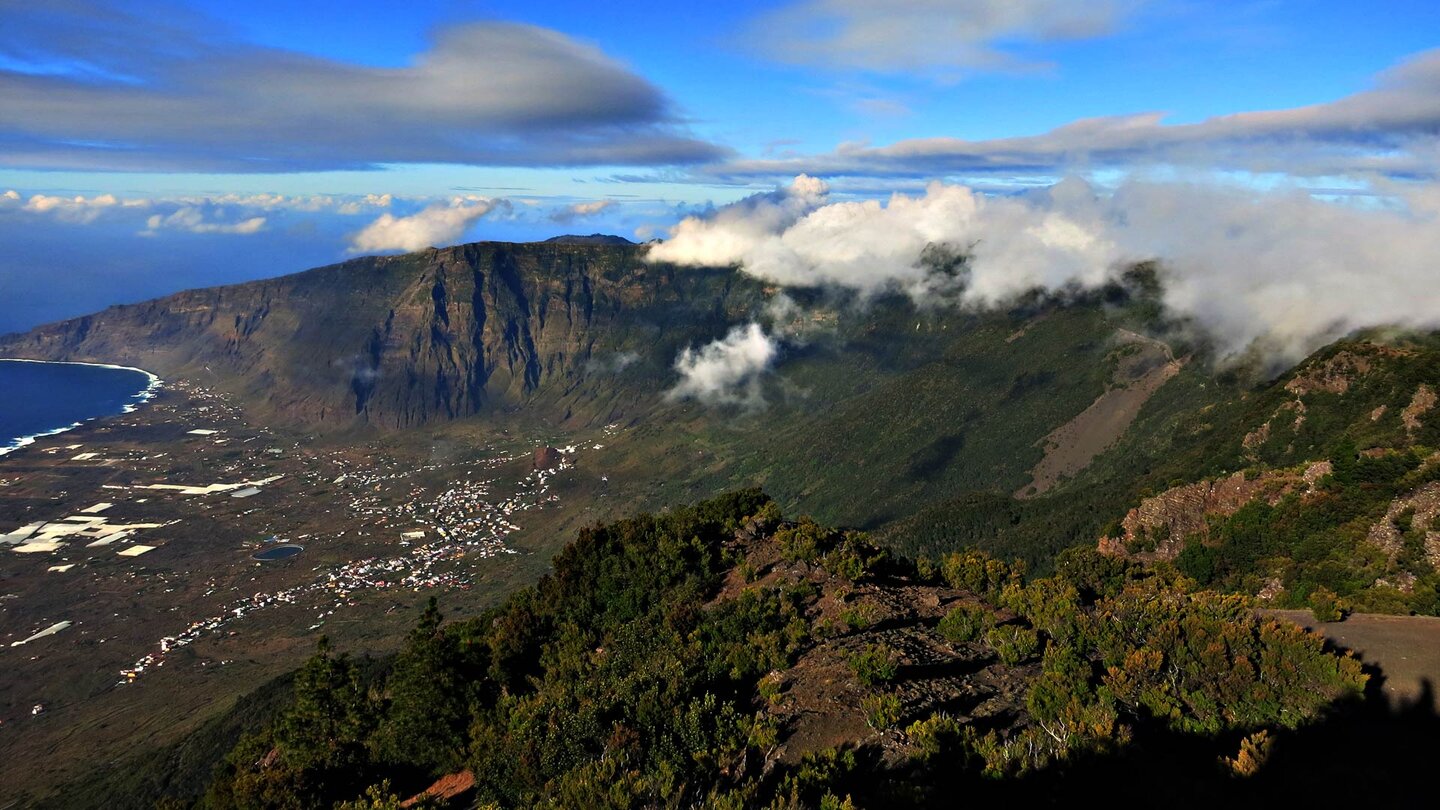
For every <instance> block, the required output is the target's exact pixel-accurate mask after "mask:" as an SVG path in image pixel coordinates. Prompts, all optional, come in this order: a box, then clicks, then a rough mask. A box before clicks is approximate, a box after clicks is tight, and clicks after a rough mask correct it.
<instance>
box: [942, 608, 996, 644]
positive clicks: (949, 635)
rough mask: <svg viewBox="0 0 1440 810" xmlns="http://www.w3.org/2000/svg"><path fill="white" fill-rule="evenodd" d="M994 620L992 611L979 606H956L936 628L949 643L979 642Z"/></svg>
mask: <svg viewBox="0 0 1440 810" xmlns="http://www.w3.org/2000/svg"><path fill="white" fill-rule="evenodd" d="M993 621H994V619H993V617H992V616H991V614H990V611H988V610H986V609H985V608H983V607H979V606H977V605H956V606H955V607H954V608H952V609H951V610H950V612H949V613H947V614H945V618H943V619H941V620H940V624H939V625H937V626H936V627H935V629H936V630H937V631H939V633H940V635H942V636H944V637H945V639H946V640H947V641H953V642H955V643H957V644H958V643H963V642H966V641H978V640H979V639H980V636H981V635H982V634H984V632H985V631H986V630H987V629H988V628H989V627H990V625H991V624H992V623H993Z"/></svg>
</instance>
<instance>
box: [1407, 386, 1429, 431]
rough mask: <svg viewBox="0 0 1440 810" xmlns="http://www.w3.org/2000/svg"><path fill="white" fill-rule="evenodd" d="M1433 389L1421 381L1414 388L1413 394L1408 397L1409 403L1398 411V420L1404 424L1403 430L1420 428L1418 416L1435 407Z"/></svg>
mask: <svg viewBox="0 0 1440 810" xmlns="http://www.w3.org/2000/svg"><path fill="white" fill-rule="evenodd" d="M1435 401H1436V397H1435V389H1433V388H1431V387H1430V386H1428V385H1426V384H1424V383H1421V384H1420V387H1419V388H1416V389H1415V396H1413V397H1411V398H1410V404H1409V405H1406V406H1405V410H1403V411H1401V412H1400V422H1401V423H1402V424H1404V425H1405V432H1407V433H1414V432H1415V431H1417V430H1419V429H1420V425H1421V422H1420V417H1422V416H1424V415H1425V414H1427V413H1429V412H1430V409H1431V408H1434V407H1435Z"/></svg>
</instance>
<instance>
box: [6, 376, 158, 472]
mask: <svg viewBox="0 0 1440 810" xmlns="http://www.w3.org/2000/svg"><path fill="white" fill-rule="evenodd" d="M159 384H160V380H159V378H157V377H156V376H155V375H153V374H151V373H149V372H147V371H142V370H140V369H138V368H125V367H122V366H104V365H93V364H89V363H38V362H32V361H29V360H0V455H4V454H6V453H8V452H10V451H12V450H15V449H17V448H20V447H24V446H25V445H27V444H30V443H31V442H33V441H34V440H35V438H36V437H39V436H48V435H52V434H55V433H60V432H63V431H66V430H69V429H70V428H72V427H76V426H77V425H79V424H80V423H81V422H85V421H87V420H90V419H96V418H98V417H102V416H114V415H116V414H120V413H127V412H129V411H132V410H134V409H135V408H136V407H138V406H139V405H140V404H141V403H143V402H145V401H146V400H148V399H149V398H150V397H151V396H153V395H154V392H155V389H156V388H157V387H158V386H159Z"/></svg>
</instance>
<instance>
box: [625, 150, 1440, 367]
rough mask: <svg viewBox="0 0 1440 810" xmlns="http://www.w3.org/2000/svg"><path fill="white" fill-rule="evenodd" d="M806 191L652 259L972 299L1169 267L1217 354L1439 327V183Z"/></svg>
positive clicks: (1168, 291) (1085, 284) (693, 223)
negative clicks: (836, 197)
mask: <svg viewBox="0 0 1440 810" xmlns="http://www.w3.org/2000/svg"><path fill="white" fill-rule="evenodd" d="M796 186H798V187H799V190H797V188H796ZM796 186H792V187H791V188H790V189H787V190H783V191H781V192H778V193H776V194H768V195H762V196H760V197H758V198H754V199H751V200H746V201H743V202H741V203H737V204H736V205H734V206H732V207H729V208H725V209H721V210H719V211H717V212H715V213H714V214H713V215H711V216H709V217H692V218H689V219H687V220H685V221H683V222H681V223H680V224H679V225H678V226H676V227H675V229H674V230H673V232H672V234H671V238H670V239H669V240H668V241H666V242H664V243H661V244H658V245H656V246H654V247H652V248H651V250H650V252H649V258H650V259H651V260H652V261H669V262H676V263H680V264H693V265H727V264H738V265H740V266H742V267H743V269H744V271H745V272H747V273H750V274H753V275H756V276H759V277H761V278H764V279H767V280H770V281H774V282H776V283H779V284H783V285H792V286H815V285H835V286H840V287H843V288H846V289H850V290H854V291H857V292H859V293H861V294H866V295H869V294H874V293H877V292H880V291H882V290H894V289H899V290H903V291H906V292H908V293H909V294H910V295H911V296H912V297H913V298H914V299H915V300H916V301H917V303H921V304H926V305H934V304H941V303H949V304H958V305H969V306H992V305H996V304H1002V303H1004V302H1006V301H1008V300H1011V299H1013V298H1014V297H1015V296H1017V295H1019V294H1021V293H1025V292H1028V291H1030V290H1034V289H1037V288H1039V289H1045V290H1051V291H1067V290H1074V289H1093V288H1096V287H1098V286H1101V285H1103V284H1105V283H1107V282H1109V281H1111V280H1113V279H1115V278H1116V277H1117V275H1118V273H1119V272H1120V271H1122V270H1123V269H1125V268H1126V267H1128V266H1131V265H1133V264H1134V263H1135V262H1139V261H1144V260H1150V259H1157V260H1159V261H1160V262H1161V263H1162V266H1163V268H1164V274H1165V282H1166V288H1165V302H1166V304H1167V305H1168V306H1169V308H1170V309H1171V310H1172V311H1173V312H1174V313H1176V314H1177V315H1180V316H1184V317H1188V318H1191V319H1193V320H1194V321H1195V322H1196V323H1198V324H1199V325H1200V326H1202V327H1203V328H1205V329H1207V330H1208V332H1209V333H1210V335H1211V336H1212V337H1213V338H1214V339H1215V341H1216V343H1217V345H1218V346H1219V347H1220V348H1221V350H1222V352H1223V353H1225V354H1232V355H1233V354H1238V353H1240V352H1243V351H1246V350H1249V349H1259V350H1261V351H1264V352H1266V353H1267V354H1268V355H1269V356H1270V357H1272V358H1276V359H1281V360H1295V359H1298V358H1299V357H1302V356H1303V355H1304V354H1306V353H1308V352H1310V351H1312V350H1314V349H1315V348H1318V347H1319V346H1320V345H1323V344H1324V343H1326V342H1328V341H1330V340H1333V339H1335V338H1338V337H1340V336H1342V335H1344V334H1346V333H1348V332H1351V331H1354V330H1356V329H1361V328H1366V327H1375V326H1385V325H1396V326H1402V327H1411V328H1435V327H1440V289H1437V288H1436V287H1435V285H1434V284H1433V278H1434V277H1435V273H1436V271H1437V269H1440V259H1437V258H1436V257H1437V256H1440V196H1437V195H1436V194H1435V193H1434V190H1433V187H1428V186H1427V187H1422V188H1418V189H1406V190H1400V191H1397V194H1399V195H1401V197H1400V202H1401V203H1403V204H1401V205H1398V206H1396V207H1389V208H1387V207H1379V206H1370V207H1360V206H1356V205H1351V204H1347V203H1344V202H1333V201H1324V200H1320V199H1316V198H1315V197H1314V196H1312V195H1309V194H1306V193H1303V192H1300V191H1276V192H1268V193H1264V192H1254V191H1249V190H1244V189H1239V188H1234V187H1220V186H1202V185H1185V184H1158V183H1139V182H1132V183H1127V184H1126V185H1124V186H1122V187H1121V188H1119V189H1118V190H1116V191H1115V192H1114V193H1113V194H1108V195H1101V194H1098V193H1096V192H1095V191H1094V190H1093V189H1092V188H1091V187H1090V186H1089V185H1088V184H1087V183H1085V182H1084V181H1082V180H1079V179H1074V178H1072V179H1069V180H1066V181H1064V182H1062V183H1059V184H1057V185H1055V186H1053V187H1051V188H1049V189H1046V190H1043V191H1041V192H1036V193H1032V194H1029V195H1026V196H1024V197H1010V198H1004V197H986V196H983V195H980V194H977V193H975V192H974V191H972V190H971V189H969V188H966V187H964V186H958V185H944V184H940V183H934V184H932V185H931V186H930V187H929V188H928V190H927V191H926V192H925V193H924V194H923V195H919V196H909V195H904V194H896V195H894V196H892V197H891V198H890V200H889V201H888V202H885V203H881V202H876V201H866V202H829V201H828V199H827V198H826V197H825V196H824V195H823V194H821V195H818V196H817V195H814V194H810V193H808V192H807V191H806V190H805V189H814V187H815V181H813V180H812V179H810V178H801V179H800V180H799V181H797V184H796ZM957 256H963V257H964V260H963V261H955V260H954V259H955V257H957Z"/></svg>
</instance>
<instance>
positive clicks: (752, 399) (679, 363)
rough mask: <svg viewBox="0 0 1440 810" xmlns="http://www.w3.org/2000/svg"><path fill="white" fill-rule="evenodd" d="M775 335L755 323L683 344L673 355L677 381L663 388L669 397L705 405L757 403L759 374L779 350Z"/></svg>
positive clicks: (760, 398)
mask: <svg viewBox="0 0 1440 810" xmlns="http://www.w3.org/2000/svg"><path fill="white" fill-rule="evenodd" d="M779 351H780V350H779V346H778V344H777V343H776V341H775V339H774V338H772V337H770V336H769V335H767V334H765V330H764V329H763V328H761V326H760V324H758V323H750V324H747V325H745V326H737V327H735V328H734V329H731V330H730V333H729V334H727V335H726V336H725V337H723V338H720V339H718V340H714V341H711V342H710V343H708V344H706V345H705V346H702V347H700V348H699V349H696V348H694V347H687V348H686V349H685V350H684V351H682V352H681V353H680V356H679V357H677V358H676V359H675V370H676V371H678V372H679V373H680V381H679V382H678V383H676V384H675V387H673V388H671V389H670V390H669V391H668V392H666V398H667V399H669V400H671V401H679V400H686V399H692V400H695V401H697V402H700V403H702V404H706V405H740V406H743V407H747V408H756V407H761V406H763V405H764V403H765V399H764V396H763V394H762V393H761V391H760V378H761V376H762V375H763V374H764V373H765V372H766V371H768V370H769V369H770V367H771V365H773V364H774V362H775V358H776V356H777V355H778V354H779Z"/></svg>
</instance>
